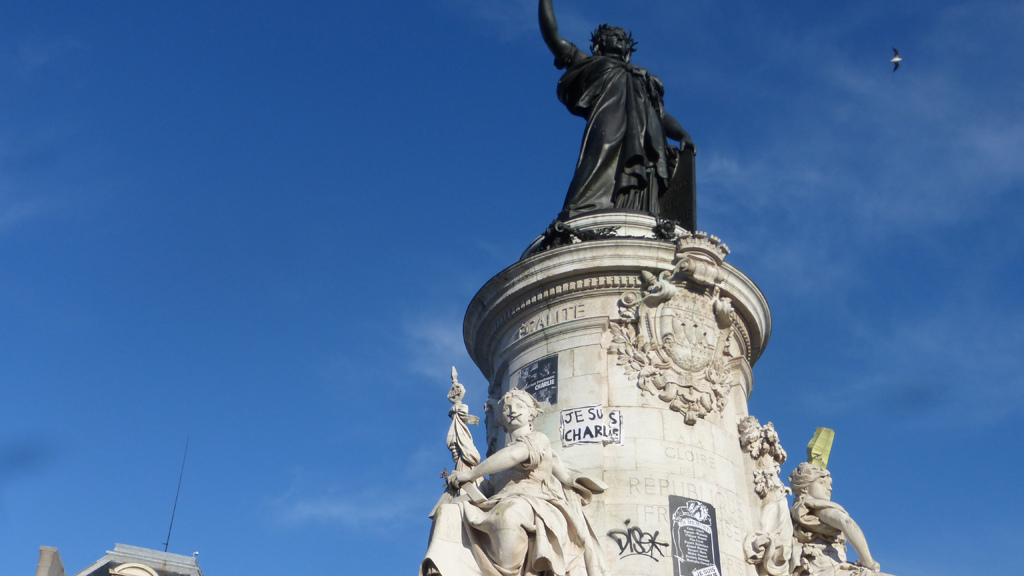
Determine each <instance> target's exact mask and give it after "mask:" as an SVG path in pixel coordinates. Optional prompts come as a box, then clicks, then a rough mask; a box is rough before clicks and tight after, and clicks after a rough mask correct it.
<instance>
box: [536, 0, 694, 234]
mask: <svg viewBox="0 0 1024 576" xmlns="http://www.w3.org/2000/svg"><path fill="white" fill-rule="evenodd" d="M539 16H540V31H541V34H542V35H543V36H544V42H545V43H546V44H547V45H548V48H549V49H550V50H551V53H552V54H554V55H555V66H556V67H557V68H558V69H560V70H565V73H564V74H563V75H562V78H561V79H560V80H559V81H558V99H559V100H561V102H562V104H565V106H566V108H568V109H569V112H571V113H572V114H574V115H576V116H580V117H582V118H585V119H586V120H587V128H586V130H585V131H584V133H583V143H582V145H581V147H580V157H579V161H578V162H577V164H576V173H575V175H574V176H573V179H572V183H571V184H570V185H569V191H568V193H567V194H566V196H565V205H564V206H563V207H562V213H561V214H560V215H559V219H561V220H567V219H570V218H574V217H576V216H578V215H580V214H584V213H587V212H592V211H595V210H604V209H618V210H637V211H641V212H646V213H648V214H651V215H654V216H661V217H665V218H671V219H675V220H679V221H680V223H681V224H683V226H684V227H687V228H688V229H691V230H692V226H693V225H694V224H695V222H694V221H695V220H696V218H695V215H694V214H692V212H693V203H694V198H693V193H694V190H693V155H694V154H695V153H696V148H695V147H694V145H693V141H692V140H691V139H690V135H689V134H687V133H686V131H685V130H683V127H682V126H680V125H679V122H678V121H677V120H676V119H675V118H673V117H672V115H670V114H669V113H668V112H665V105H664V103H663V101H662V96H663V95H664V93H665V87H664V85H663V84H662V83H661V80H659V79H658V77H657V76H654V75H653V74H651V73H650V72H648V71H647V70H645V69H643V68H641V67H639V66H636V65H634V64H632V63H631V62H630V57H631V56H632V54H633V52H634V51H635V49H636V43H635V42H634V41H633V37H632V34H630V33H628V32H626V31H625V30H623V29H622V28H617V27H615V26H609V25H607V24H604V25H602V26H601V27H599V28H598V29H597V30H595V31H594V33H593V35H592V36H591V47H590V50H591V52H592V53H593V54H592V55H587V54H584V53H583V52H581V51H580V49H579V48H577V47H576V46H575V45H573V44H572V43H571V42H569V41H568V40H566V39H564V38H562V37H561V36H559V35H558V23H557V22H556V21H555V11H554V8H553V7H552V5H551V0H540V10H539ZM669 138H671V139H672V140H675V141H678V142H680V143H681V145H682V149H683V150H682V152H680V150H679V148H676V147H675V146H670V145H669V143H668V139H669ZM686 172H688V174H687V173H686ZM686 188H689V189H688V190H687V189H686ZM687 195H689V197H688V198H687V197H686V196H687ZM673 196H674V197H673ZM680 196H682V198H680ZM666 208H667V210H666ZM666 212H667V213H666ZM688 212H689V213H688Z"/></svg>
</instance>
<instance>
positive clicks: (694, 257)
mask: <svg viewBox="0 0 1024 576" xmlns="http://www.w3.org/2000/svg"><path fill="white" fill-rule="evenodd" d="M728 253H729V249H728V247H727V246H725V245H724V244H720V241H719V240H718V238H715V237H714V236H708V235H707V234H706V233H703V232H697V233H694V234H690V233H688V232H687V233H685V234H683V235H682V236H681V237H680V238H678V239H677V240H676V255H675V258H674V260H673V264H674V267H673V268H672V269H670V270H663V271H661V272H660V273H658V275H657V276H655V275H654V274H652V273H650V272H647V271H642V272H641V276H642V278H643V280H644V287H645V288H644V290H643V292H642V294H639V295H638V294H636V293H635V292H627V293H625V294H624V295H623V296H622V298H621V300H620V301H619V319H618V320H617V321H613V322H612V324H611V333H612V344H611V347H610V350H609V351H610V352H614V353H615V354H617V355H618V365H620V366H622V367H623V370H624V371H625V373H626V376H627V377H628V378H629V379H630V380H631V381H633V382H636V385H637V387H639V388H640V390H642V391H643V392H644V393H645V394H651V395H657V396H658V398H659V399H661V400H662V401H664V402H667V403H668V405H669V408H671V409H672V410H675V411H676V412H680V413H682V414H683V415H684V416H685V417H686V423H687V424H689V425H691V426H692V425H694V424H696V422H697V419H699V418H704V417H705V416H707V415H708V414H713V413H721V411H722V409H723V408H724V407H725V404H726V401H727V398H728V392H729V389H730V388H731V387H732V386H733V382H732V378H731V376H730V373H729V370H728V368H727V366H726V364H727V362H728V360H729V359H730V356H731V352H730V346H729V342H730V339H731V338H732V334H733V330H732V328H733V324H734V322H733V309H732V303H731V301H730V299H729V298H726V297H724V296H722V294H721V283H722V281H723V280H724V279H725V275H724V273H723V272H722V270H721V268H720V265H721V264H722V262H723V260H724V258H725V256H726V255H727V254H728Z"/></svg>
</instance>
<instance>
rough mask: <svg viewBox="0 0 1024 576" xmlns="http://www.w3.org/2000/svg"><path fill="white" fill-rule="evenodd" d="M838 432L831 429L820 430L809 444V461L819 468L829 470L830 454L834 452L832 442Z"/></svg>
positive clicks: (816, 431)
mask: <svg viewBox="0 0 1024 576" xmlns="http://www.w3.org/2000/svg"><path fill="white" fill-rule="evenodd" d="M835 437H836V431H835V430H833V429H831V428H818V429H816V430H815V431H814V438H811V441H810V443H809V444H807V461H808V462H810V463H811V464H814V465H815V466H817V467H819V468H822V469H824V468H828V454H829V452H831V451H832V440H833V439H835Z"/></svg>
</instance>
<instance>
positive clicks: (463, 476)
mask: <svg viewBox="0 0 1024 576" xmlns="http://www.w3.org/2000/svg"><path fill="white" fill-rule="evenodd" d="M469 481H470V477H469V472H467V471H465V470H456V471H455V472H452V473H451V474H449V475H448V487H449V488H451V489H452V491H455V490H458V489H459V488H461V487H462V485H463V484H465V483H466V482H469Z"/></svg>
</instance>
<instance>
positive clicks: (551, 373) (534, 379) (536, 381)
mask: <svg viewBox="0 0 1024 576" xmlns="http://www.w3.org/2000/svg"><path fill="white" fill-rule="evenodd" d="M516 388H519V389H520V390H526V391H527V392H529V393H530V395H531V396H533V397H534V398H536V399H537V401H538V402H547V403H548V404H558V354H555V355H554V356H548V357H547V358H541V359H540V360H537V361H536V362H534V363H533V364H528V365H526V366H524V367H523V368H522V369H521V370H519V384H518V385H517V386H516Z"/></svg>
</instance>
